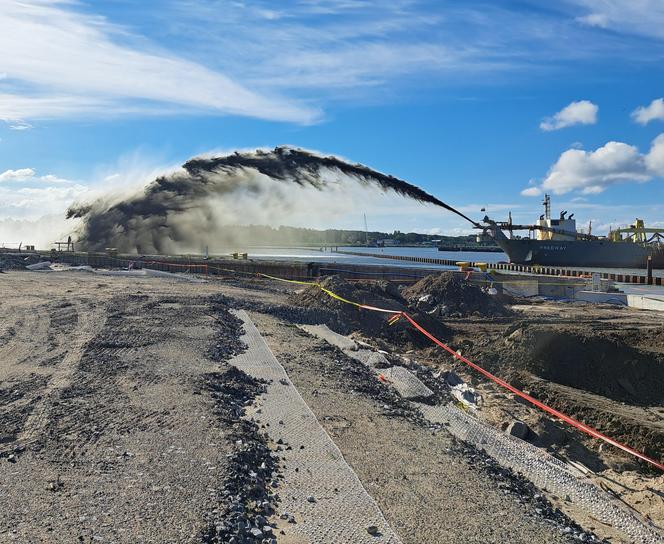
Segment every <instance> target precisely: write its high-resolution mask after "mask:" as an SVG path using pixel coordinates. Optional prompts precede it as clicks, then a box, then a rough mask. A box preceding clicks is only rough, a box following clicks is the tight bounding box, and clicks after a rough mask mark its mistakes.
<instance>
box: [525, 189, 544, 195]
mask: <svg viewBox="0 0 664 544" xmlns="http://www.w3.org/2000/svg"><path fill="white" fill-rule="evenodd" d="M521 194H522V195H523V196H539V195H541V194H542V190H541V189H540V188H539V187H527V188H526V189H524V190H523V191H521Z"/></svg>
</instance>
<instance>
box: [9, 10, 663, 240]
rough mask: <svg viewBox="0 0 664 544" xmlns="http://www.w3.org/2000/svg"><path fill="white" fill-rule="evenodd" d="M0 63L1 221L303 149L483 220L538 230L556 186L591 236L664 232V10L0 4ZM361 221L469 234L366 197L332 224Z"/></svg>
mask: <svg viewBox="0 0 664 544" xmlns="http://www.w3.org/2000/svg"><path fill="white" fill-rule="evenodd" d="M552 6H553V7H552ZM0 51H2V52H3V53H2V55H0V225H1V224H3V223H4V224H5V225H6V224H7V222H8V221H9V222H10V223H11V224H12V225H14V226H15V225H16V222H15V220H26V219H29V220H36V219H38V218H39V217H40V216H42V215H44V214H60V213H61V212H62V211H63V210H64V209H65V207H66V206H67V204H68V203H70V202H71V201H72V200H74V199H84V198H87V197H89V196H90V195H91V194H96V193H97V192H99V191H104V190H107V189H117V187H122V186H125V185H129V184H136V183H140V182H144V181H148V179H149V177H150V176H151V175H152V173H153V172H154V171H155V170H158V169H159V168H162V167H168V166H174V165H177V164H180V163H182V162H183V161H185V160H186V159H188V158H190V157H191V156H193V155H196V154H199V153H205V152H210V151H228V150H233V149H237V148H255V147H264V146H268V147H273V146H275V145H281V144H290V145H295V146H300V147H303V148H307V149H314V150H319V151H322V152H325V153H331V154H338V155H341V156H343V157H347V158H349V159H351V160H353V161H356V162H361V163H364V164H367V165H369V166H371V167H373V168H376V169H378V170H381V171H383V172H387V173H390V174H393V175H395V176H398V177H401V178H403V179H406V180H408V181H410V182H412V183H416V184H418V185H420V186H422V187H423V188H424V189H426V190H428V191H430V192H432V193H434V194H436V195H437V196H439V197H440V198H441V199H443V200H445V201H447V202H449V203H451V204H453V205H455V206H458V207H460V208H462V209H463V210H464V211H468V212H470V213H472V214H473V215H474V216H476V217H479V216H481V214H480V212H479V208H480V207H482V206H487V207H488V210H489V212H490V213H492V214H494V215H496V216H498V217H501V218H502V217H504V216H505V215H506V213H507V210H508V209H511V210H513V215H514V217H515V219H517V220H519V221H530V220H533V219H535V218H536V216H537V215H539V213H540V201H541V196H540V195H541V193H542V192H544V191H547V192H552V193H553V194H554V196H553V199H554V209H558V208H566V209H568V210H570V211H575V212H576V217H577V218H578V219H579V221H581V222H583V223H586V222H587V221H589V220H592V221H593V224H594V225H595V229H598V230H605V229H606V228H608V226H609V225H611V224H613V225H615V224H621V223H622V224H625V223H627V222H629V221H632V220H633V219H634V217H636V216H638V217H642V218H644V219H646V221H647V222H648V223H650V224H659V225H661V226H664V184H663V183H662V177H663V176H664V137H662V139H661V140H657V137H658V136H659V135H660V134H662V133H664V102H662V101H661V98H662V97H664V85H663V83H664V81H663V80H664V73H663V72H664V71H663V70H662V57H663V55H664V3H662V2H661V1H658V0H638V1H637V0H631V1H629V0H567V1H560V2H555V3H553V2H543V1H541V2H538V1H534V0H522V1H519V2H516V1H515V2H510V1H503V2H499V1H496V2H477V1H473V0H466V1H456V2H452V1H450V2H446V1H442V0H441V1H417V0H392V1H379V0H338V1H332V0H289V1H281V2H268V1H249V0H247V1H243V2H242V1H222V0H196V1H194V0H191V1H187V0H184V1H183V0H163V1H160V2H149V1H143V2H136V1H129V0H107V1H102V0H95V1H91V0H87V1H86V0H80V1H74V0H21V1H20V2H18V1H14V0H4V1H3V2H2V3H1V4H0ZM524 191H525V194H524ZM527 195H530V196H527ZM392 204H393V203H392ZM392 204H391V205H392ZM361 209H366V210H365V211H367V213H368V215H369V219H370V223H371V225H370V226H372V227H373V228H381V229H385V230H391V229H393V228H399V229H401V230H411V229H416V230H420V231H434V232H435V231H436V230H437V229H438V230H441V231H444V232H461V231H463V230H464V229H465V228H466V225H464V224H463V223H461V222H459V221H457V218H455V217H453V216H450V215H449V214H441V213H439V212H437V211H432V210H425V211H422V210H419V209H418V208H417V207H413V206H403V207H401V206H398V207H397V209H395V210H390V209H386V208H385V207H383V208H380V207H375V208H372V207H371V206H369V205H368V204H365V203H355V206H354V207H353V208H352V209H351V210H349V213H348V215H347V216H345V217H337V218H336V219H335V220H334V221H333V223H334V224H335V226H345V227H360V226H361V216H360V213H359V211H360V210H361ZM284 223H288V220H287V219H285V220H284ZM316 226H324V225H316ZM330 226H332V225H330ZM4 232H5V231H3V230H2V228H0V238H2V237H3V235H4V236H5V237H6V236H8V235H9V234H3V233H4ZM0 242H2V240H1V239H0Z"/></svg>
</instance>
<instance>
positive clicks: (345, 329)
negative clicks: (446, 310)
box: [290, 276, 449, 346]
mask: <svg viewBox="0 0 664 544" xmlns="http://www.w3.org/2000/svg"><path fill="white" fill-rule="evenodd" d="M320 285H321V286H322V287H324V288H325V289H328V290H330V291H332V292H334V293H336V294H337V295H339V296H340V297H343V298H345V299H347V300H351V301H353V302H358V303H360V304H367V305H370V306H376V307H378V308H385V309H388V310H401V311H408V312H409V313H410V314H411V315H412V316H413V317H414V318H415V319H416V320H417V321H418V322H419V323H420V324H421V325H422V326H424V327H425V328H427V330H429V331H431V332H432V333H433V334H434V335H436V336H438V337H439V338H445V337H446V336H448V333H449V331H448V329H447V328H446V327H445V326H444V325H443V324H442V323H441V322H440V321H438V320H436V319H434V318H432V317H431V316H429V315H427V314H423V313H420V312H418V311H412V310H411V309H409V308H408V307H407V303H406V301H405V300H404V299H403V297H402V296H401V295H400V294H399V290H398V289H397V287H396V286H395V285H394V284H391V283H390V282H387V281H358V282H352V283H351V282H349V281H346V280H345V279H343V278H341V277H339V276H329V277H327V278H325V279H324V280H322V281H321V283H320ZM290 302H291V303H292V304H293V305H295V306H299V307H304V308H307V309H308V310H309V311H316V310H319V311H320V316H321V320H319V322H321V323H325V324H326V325H328V327H330V328H331V329H332V330H334V331H336V332H339V333H341V334H348V333H349V332H360V333H362V334H363V335H365V336H367V337H380V338H383V339H385V340H388V341H390V342H392V343H394V344H399V345H412V346H427V345H430V341H429V340H427V339H426V338H424V337H423V336H422V335H421V334H420V333H418V332H417V331H416V330H414V329H413V327H412V326H411V325H410V324H409V323H408V322H407V321H406V320H405V319H400V320H399V321H398V322H397V323H395V324H394V325H388V324H387V320H388V319H389V318H390V314H386V313H382V312H374V311H370V310H363V309H361V308H358V307H356V306H353V305H350V304H346V303H344V302H342V301H340V300H336V299H335V298H333V297H331V296H330V295H328V294H327V293H325V292H324V291H322V290H321V289H319V288H318V287H317V286H311V287H308V288H307V289H305V290H303V291H300V292H297V293H294V294H293V295H291V297H290Z"/></svg>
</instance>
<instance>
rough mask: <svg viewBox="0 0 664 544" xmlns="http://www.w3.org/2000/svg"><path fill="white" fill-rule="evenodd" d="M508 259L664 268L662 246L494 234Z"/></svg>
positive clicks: (592, 266)
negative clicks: (649, 259)
mask: <svg viewBox="0 0 664 544" xmlns="http://www.w3.org/2000/svg"><path fill="white" fill-rule="evenodd" d="M496 243H497V244H498V245H499V246H500V247H501V248H502V250H503V251H504V252H505V253H507V256H508V257H509V259H510V262H512V263H517V264H526V265H541V266H569V267H582V266H586V267H591V268H646V266H647V260H648V257H649V256H650V257H652V266H653V268H664V247H662V246H648V245H642V244H635V243H631V242H610V241H608V240H571V241H564V240H531V239H521V240H514V239H509V238H506V237H501V236H496Z"/></svg>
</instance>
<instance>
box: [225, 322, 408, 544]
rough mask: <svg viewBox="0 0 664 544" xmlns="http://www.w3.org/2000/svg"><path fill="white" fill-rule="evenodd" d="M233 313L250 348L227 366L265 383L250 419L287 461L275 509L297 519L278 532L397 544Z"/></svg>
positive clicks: (260, 344)
mask: <svg viewBox="0 0 664 544" xmlns="http://www.w3.org/2000/svg"><path fill="white" fill-rule="evenodd" d="M234 313H235V314H236V315H237V316H238V317H239V318H240V319H241V320H242V321H243V323H244V329H245V334H244V335H243V336H242V341H244V342H245V343H246V344H247V346H248V349H247V350H246V351H245V352H244V353H242V354H240V355H238V356H236V357H234V358H233V359H231V361H230V363H231V364H233V365H234V366H236V367H237V368H239V369H240V370H242V371H244V372H246V373H247V374H249V375H250V376H252V377H254V378H258V379H263V380H266V381H269V385H268V386H267V391H266V393H265V394H264V395H262V396H261V400H260V409H259V410H257V411H256V412H255V413H254V414H253V415H252V417H253V419H255V420H256V421H257V422H258V423H259V424H265V425H266V429H267V433H268V435H269V436H270V438H271V439H272V440H273V441H274V442H275V443H277V444H281V448H282V452H281V454H282V455H283V457H284V460H285V462H284V467H283V468H284V470H283V474H284V481H283V482H282V484H281V485H280V487H279V496H280V498H281V502H280V505H279V510H280V512H288V513H290V514H292V515H294V516H295V519H296V520H297V523H296V524H285V526H282V529H283V530H284V531H285V532H286V534H287V535H288V534H290V535H301V536H305V537H306V538H307V540H306V541H307V542H311V543H321V544H323V543H325V544H328V543H330V542H335V543H340V544H345V543H347V544H364V543H366V544H378V543H380V544H400V542H401V541H400V540H399V538H398V537H397V535H396V534H395V533H394V532H393V531H392V529H391V528H390V526H389V525H388V523H387V521H386V520H385V517H384V516H383V514H382V512H381V511H380V509H379V508H378V505H377V504H376V503H375V501H374V500H373V498H372V497H371V496H370V495H369V494H368V493H367V492H366V490H365V489H364V487H363V486H362V483H361V482H360V480H359V479H358V477H357V475H356V474H355V472H354V471H353V469H352V468H351V467H350V466H349V465H348V463H346V461H345V459H344V458H343V455H342V454H341V451H340V450H339V448H337V446H336V444H335V443H334V442H333V441H332V439H331V438H330V437H329V436H328V434H327V433H326V432H325V430H324V429H323V427H322V426H321V425H320V423H319V422H318V420H317V419H316V416H315V415H314V413H313V412H312V411H311V410H310V409H309V407H308V406H307V404H306V403H305V402H304V400H303V399H302V397H301V396H300V394H299V393H298V391H297V389H296V388H295V386H294V385H293V383H292V382H291V381H290V379H289V378H288V375H287V374H286V371H285V370H284V368H283V367H282V366H281V364H280V363H279V362H278V361H277V359H276V358H275V357H274V355H273V354H272V352H271V351H270V348H269V347H268V346H267V344H266V343H265V340H264V339H263V338H262V336H261V335H260V333H259V332H258V330H257V329H256V327H255V326H254V324H253V322H252V321H251V319H250V318H249V316H248V315H247V314H246V313H245V312H244V311H237V312H234ZM289 448H290V449H289ZM371 526H374V527H375V528H377V531H378V533H380V535H379V536H373V535H372V534H370V533H369V532H368V530H367V529H368V528H369V527H371Z"/></svg>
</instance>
